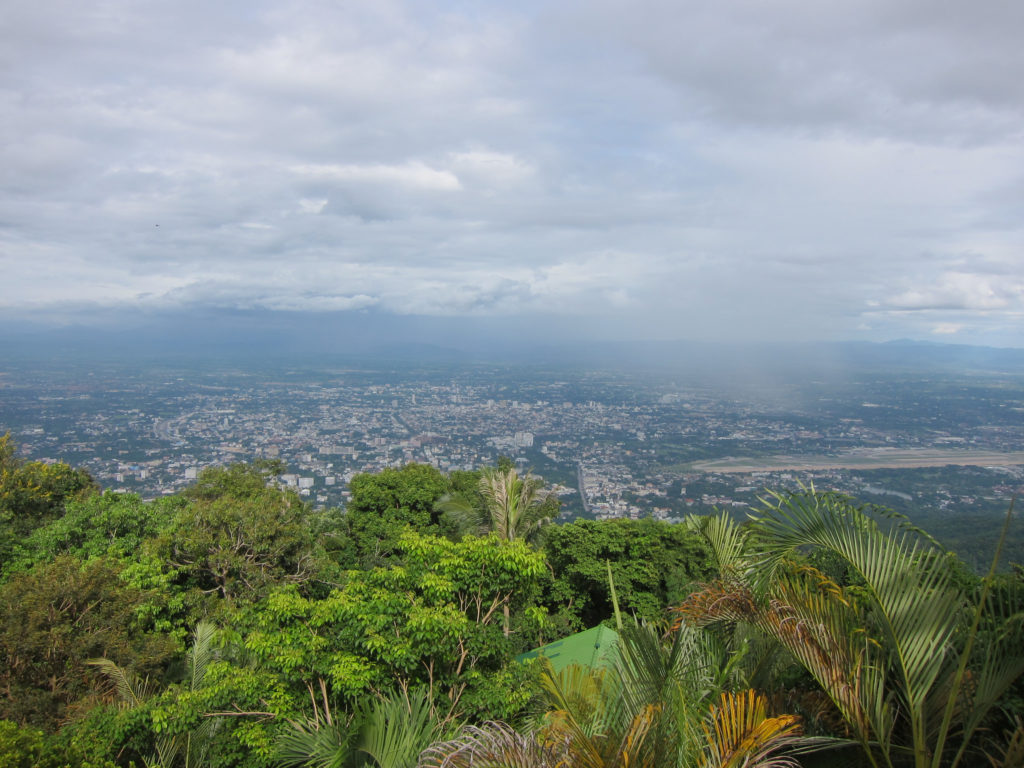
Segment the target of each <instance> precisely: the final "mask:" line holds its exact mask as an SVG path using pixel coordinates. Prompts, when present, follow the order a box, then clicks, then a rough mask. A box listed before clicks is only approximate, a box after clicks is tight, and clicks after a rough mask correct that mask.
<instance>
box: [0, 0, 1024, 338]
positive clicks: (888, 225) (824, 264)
mask: <svg viewBox="0 0 1024 768" xmlns="http://www.w3.org/2000/svg"><path fill="white" fill-rule="evenodd" d="M1022 32H1024V5H1022V4H1020V3H1006V2H989V1H985V2H977V3H965V2H923V1H917V0H914V1H911V0H895V1H893V0H885V1H882V0H876V1H873V2H859V1H858V2H852V1H851V0H842V1H841V2H834V3H828V4H825V5H820V6H815V7H813V8H811V7H809V6H808V5H807V4H802V3H793V2H781V1H779V0H773V1H772V2H735V3H726V4H703V3H692V2H684V3H664V2H656V1H652V0H640V1H639V2H631V3H628V4H627V3H623V2H603V1H602V2H558V3H553V4H552V3H534V2H518V3H497V2H489V3H456V2H444V3H429V4H422V3H413V2H403V1H402V0H395V1H382V0H374V1H373V2H349V3H343V4H339V3H320V2H286V3H281V2H273V3H270V2H245V3H239V2H228V3H217V4H213V5H211V4H209V3H198V2H166V1H162V0H160V1H157V2H151V3H137V2H127V1H126V0H111V1H110V2H105V3H77V2H57V1H56V0H44V1H42V2H34V3H14V4H8V7H6V8H5V11H4V14H3V20H2V21H0V62H2V64H0V137H2V139H0V263H2V271H3V280H0V320H2V323H3V326H4V329H5V330H4V331H3V335H4V336H5V337H6V339H7V340H8V341H10V339H11V338H14V337H16V336H18V335H21V334H26V333H28V334H31V333H35V334H40V333H44V335H45V333H51V335H52V334H55V336H54V337H55V338H56V337H59V336H60V334H61V333H70V334H72V336H70V337H69V338H78V337H88V336H102V335H104V334H112V335H114V336H116V335H117V334H118V333H124V329H136V330H139V329H141V331H142V332H148V331H154V332H155V329H164V331H165V335H166V331H167V329H171V330H175V329H177V330H179V331H180V332H181V333H182V334H183V335H191V336H195V337H202V336H203V335H204V332H205V331H209V330H210V329H213V331H214V333H215V334H219V337H220V338H223V339H224V340H225V341H229V340H230V339H232V338H237V339H238V340H239V343H244V344H246V345H256V344H258V340H259V339H260V338H261V335H262V337H263V338H264V339H265V340H266V339H270V338H271V337H270V336H268V335H266V334H265V332H266V331H267V330H268V329H275V328H282V329H285V331H284V332H283V334H284V337H285V338H283V339H278V340H277V341H276V342H275V343H280V344H286V343H287V338H286V337H287V336H288V333H287V330H288V329H295V330H294V335H296V336H301V335H306V336H309V335H310V334H312V335H316V334H317V333H319V334H321V335H322V336H323V337H324V338H325V339H331V338H335V337H337V336H339V335H352V336H359V335H360V334H362V335H363V336H364V337H365V338H368V339H372V341H373V343H377V342H381V343H383V342H397V341H401V340H403V339H412V340H414V341H417V342H421V343H426V342H436V343H442V344H444V343H448V342H452V341H453V340H455V341H457V340H458V339H460V338H462V339H466V338H471V339H475V340H476V341H477V342H478V343H479V344H481V345H483V344H486V343H489V342H490V341H492V340H502V341H510V340H517V341H519V342H522V341H523V340H524V339H529V338H534V339H537V340H539V341H543V342H552V341H556V340H564V341H573V340H585V341H609V340H611V341H629V340H634V339H654V340H658V339H660V340H667V339H691V340H697V341H706V342H719V341H743V342H758V341H779V340H786V341H837V340H847V341H851V340H852V341H887V340H892V339H901V338H910V339H916V340H932V341H941V342H953V343H958V344H962V343H968V344H983V345H992V346H1010V347H1019V346H1024V337H1022V333H1021V329H1022V327H1024V322H1022V319H1024V318H1022V315H1024V250H1022V246H1024V77H1022V74H1024V48H1022V47H1021V45H1020V40H1021V37H1022ZM74 334H78V335H79V336H74ZM275 338H276V337H275ZM495 343H497V342H495Z"/></svg>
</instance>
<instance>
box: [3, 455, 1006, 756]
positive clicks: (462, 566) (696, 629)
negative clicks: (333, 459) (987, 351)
mask: <svg viewBox="0 0 1024 768" xmlns="http://www.w3.org/2000/svg"><path fill="white" fill-rule="evenodd" d="M280 471H281V467H279V466H275V465H273V464H254V465H242V464H239V465H234V466H229V467H223V468H213V469H208V470H206V471H204V472H203V473H202V474H201V476H200V478H199V480H198V481H197V483H196V484H195V485H194V486H193V487H191V488H189V489H188V490H187V491H186V492H184V493H182V494H180V495H177V496H171V497H167V498H162V499H158V500H156V501H151V502H145V501H142V500H141V499H140V498H138V497H136V496H133V495H130V494H112V493H103V492H101V491H100V489H99V488H97V487H96V485H95V484H94V483H93V481H92V480H91V478H90V477H89V476H88V474H87V473H85V472H83V471H80V470H75V469H74V468H72V467H69V466H67V465H63V464H52V465H45V464H40V463H36V462H27V461H22V460H19V459H18V458H17V457H16V455H15V451H14V446H13V445H12V444H11V442H10V440H9V438H2V439H0V768H21V767H22V766H24V767H26V768H28V767H29V766H32V767H35V766H40V767H43V768H57V767H58V766H74V767H75V768H110V767H111V766H130V765H135V766H161V767H162V768H175V767H176V766H188V767H190V768H191V767H193V766H195V767H198V766H216V767H217V768H228V767H233V766H254V767H260V766H303V765H309V766H322V767H326V766H336V767H338V768H341V766H379V767H380V768H392V767H396V766H397V767H401V766H416V765H422V766H480V767H481V768H483V767H485V766H540V767H545V768H547V767H551V768H554V767H555V766H586V767H587V768H599V767H603V766H621V767H622V768H626V767H627V766H651V767H652V768H653V767H655V766H723V767H724V766H775V765H795V764H802V765H822V764H825V763H828V764H830V765H837V766H839V765H850V766H861V765H863V766H876V767H881V766H915V768H925V767H926V766H929V767H932V768H937V767H938V766H956V765H962V766H978V765H994V766H1011V765H1021V764H1022V762H1024V726H1022V724H1021V714H1022V712H1024V687H1022V685H1021V682H1020V677H1021V672H1022V671H1024V627H1022V622H1024V573H1022V571H1021V569H1020V568H1015V569H1014V570H1013V571H1012V572H1011V573H1008V574H1007V573H1002V574H996V573H995V571H994V570H993V571H992V572H990V573H988V574H987V575H986V576H984V577H978V576H976V575H975V574H974V573H973V572H972V571H971V570H970V569H968V568H966V567H965V566H964V565H963V564H962V563H961V562H960V561H959V560H958V559H957V558H956V557H955V556H953V555H951V554H950V553H948V552H946V551H944V550H943V549H942V548H941V547H939V546H938V545H937V544H936V543H935V542H934V541H933V540H931V539H930V538H929V537H928V536H927V535H926V534H924V533H922V532H920V531H917V530H915V529H913V528H912V527H911V526H909V524H906V523H903V522H901V521H900V520H896V521H895V523H894V522H893V520H892V518H891V517H890V516H888V515H887V513H886V512H885V510H882V509H880V508H876V507H870V506H860V505H858V504H856V503H855V502H854V501H853V500H850V499H848V498H845V497H841V496H838V495H835V494H831V493H822V492H815V491H813V490H808V491H806V492H803V493H799V494H794V495H787V496H778V497H772V498H770V499H769V500H768V501H766V502H765V503H764V504H763V506H762V508H761V509H759V510H758V511H757V513H756V514H755V516H754V519H752V520H750V521H749V522H747V523H745V524H743V525H738V524H736V523H735V522H734V521H732V520H731V519H730V518H729V517H728V516H726V515H722V516H710V517H703V518H693V519H690V520H688V521H687V522H685V523H682V524H676V525H671V524H668V523H662V522H657V521H654V520H649V519H645V520H608V521H577V522H574V523H570V524H565V525H553V524H548V523H549V521H550V520H551V519H552V518H553V517H555V516H557V500H556V499H555V497H553V496H550V495H548V494H546V493H545V491H544V488H543V487H542V484H541V483H540V482H539V481H537V480H536V479H535V478H532V477H530V476H529V475H527V476H520V475H519V474H517V473H516V471H515V470H514V469H513V468H512V467H511V466H510V465H509V464H507V463H503V464H500V465H499V466H498V467H494V468H486V469H484V470H481V471H478V472H454V473H452V474H450V475H443V474H441V473H440V472H438V471H437V470H435V469H433V468H432V467H429V466H424V465H415V464H412V465H408V466H406V467H404V468H402V469H388V470H384V471H382V472H380V473H378V474H372V475H360V476H358V477H356V478H354V479H353V481H352V483H351V492H352V496H351V502H350V503H349V505H348V507H347V509H346V510H345V512H339V511H336V510H329V511H326V512H318V511H314V510H312V509H311V508H310V506H309V505H308V504H307V503H305V502H304V501H303V500H302V499H301V498H300V497H299V496H297V495H296V494H295V493H294V492H292V491H291V490H288V489H280V488H278V487H277V486H276V485H275V484H274V483H273V482H271V478H272V477H274V476H276V475H277V474H278V473H280ZM880 521H883V523H884V524H880ZM1007 522H1008V525H1013V524H1014V521H1013V520H1012V517H1011V516H1008V517H1007ZM602 622H603V623H605V624H606V625H608V626H610V627H613V628H615V630H616V631H617V633H618V646H617V648H618V651H617V654H616V658H615V660H614V663H610V664H607V665H605V666H601V667H594V668H591V667H582V666H578V665H569V666H567V667H565V668H563V669H559V670H556V669H555V668H554V667H553V666H552V665H551V664H550V663H548V662H547V661H546V660H534V661H530V662H525V663H523V662H519V661H517V660H516V656H517V655H518V654H520V653H522V652H524V651H528V650H530V649H533V648H536V647H538V646H541V645H544V644H545V643H549V642H551V641H554V640H557V639H560V638H564V637H566V636H568V635H571V634H573V633H575V632H578V631H580V630H584V629H587V628H590V627H594V626H596V625H597V624H599V623H602Z"/></svg>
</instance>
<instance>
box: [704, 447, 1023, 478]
mask: <svg viewBox="0 0 1024 768" xmlns="http://www.w3.org/2000/svg"><path fill="white" fill-rule="evenodd" d="M950 464H955V465H960V466H970V467H1006V466H1012V465H1016V464H1024V451H1013V452H1010V453H996V452H992V451H958V450H939V449H935V448H920V449H915V448H862V449H859V450H855V451H850V452H849V453H845V454H841V455H838V456H822V455H807V456H788V455H780V456H762V457H758V458H744V457H742V456H740V457H732V456H727V457H725V458H723V459H712V460H709V461H695V462H693V463H692V464H690V465H689V468H690V470H691V471H695V472H724V473H728V472H785V471H787V470H789V471H805V472H806V471H814V470H819V469H912V468H914V467H945V466H947V465H950Z"/></svg>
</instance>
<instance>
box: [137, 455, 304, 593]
mask: <svg viewBox="0 0 1024 768" xmlns="http://www.w3.org/2000/svg"><path fill="white" fill-rule="evenodd" d="M183 495H184V496H185V497H186V498H187V499H190V500H191V503H190V504H188V505H187V506H185V507H184V508H182V509H180V510H179V511H178V512H177V514H176V515H175V516H174V518H173V520H172V521H171V523H170V524H169V525H168V526H167V528H166V529H165V530H164V532H163V534H162V535H161V536H160V538H159V539H157V540H156V541H155V542H154V545H153V546H154V548H155V552H156V554H157V555H158V556H159V557H161V558H162V559H163V560H164V561H165V562H166V563H167V564H168V565H169V566H170V567H171V568H172V569H173V570H174V572H175V573H176V574H177V576H178V579H179V581H180V583H182V584H183V585H185V586H187V587H191V588H195V589H198V590H200V591H202V592H204V593H207V594H217V595H219V596H221V597H224V598H228V599H243V600H254V599H258V598H260V597H262V596H263V595H265V594H266V593H267V591H268V590H269V589H270V588H271V587H272V586H274V585H275V584H279V583H285V582H292V583H303V582H305V581H307V580H308V579H309V578H310V577H311V576H312V575H313V573H314V572H315V570H316V556H315V547H314V544H315V542H314V541H313V536H312V533H311V528H310V513H309V509H308V507H307V505H306V504H304V503H303V502H302V501H301V500H300V499H299V497H298V496H297V495H296V494H295V493H293V492H291V491H285V490H280V489H278V488H276V487H267V476H266V475H265V474H264V473H263V472H262V471H261V470H260V469H259V468H258V467H253V466H248V465H242V464H236V465H233V466H230V467H226V468H221V467H216V468H212V469H207V470H204V471H203V473H202V474H201V476H200V478H199V482H198V483H197V484H196V485H195V486H193V487H192V488H190V489H189V490H188V491H186V492H185V494H183Z"/></svg>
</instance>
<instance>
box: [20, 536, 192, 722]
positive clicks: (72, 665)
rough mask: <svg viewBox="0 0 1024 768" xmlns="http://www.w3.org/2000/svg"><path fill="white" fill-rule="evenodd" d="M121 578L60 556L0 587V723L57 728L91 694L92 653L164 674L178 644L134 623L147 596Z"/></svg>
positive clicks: (113, 567)
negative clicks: (163, 669)
mask: <svg viewBox="0 0 1024 768" xmlns="http://www.w3.org/2000/svg"><path fill="white" fill-rule="evenodd" d="M120 574H121V565H120V564H119V563H117V562H114V561H110V560H106V559H96V560H92V561H90V562H87V563H82V562H81V561H79V560H78V559H76V558H74V557H71V556H68V555H61V556H60V557H58V558H56V559H55V560H54V561H53V562H51V563H44V564H40V565H37V566H36V567H34V568H32V569H31V570H29V571H26V572H24V573H18V574H15V575H14V576H13V577H12V578H11V579H10V581H8V582H7V583H6V584H4V585H3V586H2V587H0V718H7V719H10V720H14V721H15V722H19V723H23V724H30V725H34V726H36V727H40V728H43V729H44V730H53V729H55V728H56V727H57V725H58V724H60V723H61V722H62V721H63V720H64V719H65V718H66V717H67V715H68V713H69V712H70V710H71V708H72V707H73V706H74V705H76V704H78V703H80V702H82V701H83V700H85V699H87V698H88V697H89V696H90V695H92V694H93V692H94V690H95V688H96V685H95V684H96V682H97V674H96V672H95V671H94V670H93V669H91V668H90V667H89V666H88V665H87V664H86V662H87V661H88V660H89V659H91V658H95V657H97V656H106V657H108V658H111V659H114V660H115V661H116V662H117V663H119V664H121V665H123V666H127V667H132V668H134V669H137V670H138V671H139V673H140V674H148V673H157V672H158V671H160V670H161V669H162V667H163V665H164V664H165V662H166V661H167V660H168V658H169V657H170V655H171V653H173V651H174V648H175V645H176V644H175V643H174V641H173V640H171V639H170V638H168V637H163V636H160V635H158V634H156V633H153V632H152V631H151V630H150V628H149V627H147V626H146V625H145V624H144V623H143V622H142V621H140V619H139V616H138V614H137V612H136V609H137V608H138V607H139V606H140V605H142V604H143V603H144V602H145V601H146V600H147V599H148V597H149V596H148V595H146V594H145V593H144V592H142V591H141V590H136V589H134V588H132V587H130V586H128V585H127V584H125V583H124V582H123V581H122V580H121V578H120Z"/></svg>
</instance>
